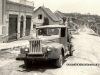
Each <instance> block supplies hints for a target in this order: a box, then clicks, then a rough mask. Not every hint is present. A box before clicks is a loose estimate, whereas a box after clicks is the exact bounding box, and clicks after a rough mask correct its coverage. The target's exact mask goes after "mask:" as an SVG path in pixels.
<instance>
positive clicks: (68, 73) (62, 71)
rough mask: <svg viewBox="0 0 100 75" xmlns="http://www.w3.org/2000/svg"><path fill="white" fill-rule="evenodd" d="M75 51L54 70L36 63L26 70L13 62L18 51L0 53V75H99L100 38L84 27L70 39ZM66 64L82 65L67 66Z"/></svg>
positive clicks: (23, 66) (45, 63) (20, 62)
mask: <svg viewBox="0 0 100 75" xmlns="http://www.w3.org/2000/svg"><path fill="white" fill-rule="evenodd" d="M72 42H73V45H74V48H75V51H74V55H73V56H71V57H66V58H65V62H64V64H63V66H62V67H61V68H55V67H53V66H52V65H51V64H50V63H48V62H38V63H35V64H34V65H32V67H30V68H26V67H25V65H24V62H23V61H17V60H15V58H16V56H17V55H18V54H19V49H15V50H5V51H1V52H0V75H100V65H99V66H93V65H91V66H87V65H84V64H86V63H88V64H100V37H99V36H97V35H95V34H94V32H93V31H92V30H91V29H89V28H86V27H84V28H83V29H80V30H79V34H74V35H73V39H72ZM68 64H83V66H79V65H68Z"/></svg>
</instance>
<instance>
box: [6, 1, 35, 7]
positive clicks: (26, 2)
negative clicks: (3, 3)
mask: <svg viewBox="0 0 100 75" xmlns="http://www.w3.org/2000/svg"><path fill="white" fill-rule="evenodd" d="M8 1H10V2H14V3H19V4H23V5H27V6H34V2H33V1H32V2H30V1H27V0H8Z"/></svg>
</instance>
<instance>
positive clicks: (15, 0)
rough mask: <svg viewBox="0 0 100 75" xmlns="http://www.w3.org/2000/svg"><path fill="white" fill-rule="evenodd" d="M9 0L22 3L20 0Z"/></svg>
mask: <svg viewBox="0 0 100 75" xmlns="http://www.w3.org/2000/svg"><path fill="white" fill-rule="evenodd" d="M8 1H11V2H16V3H20V0H8Z"/></svg>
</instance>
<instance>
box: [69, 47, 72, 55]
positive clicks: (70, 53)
mask: <svg viewBox="0 0 100 75" xmlns="http://www.w3.org/2000/svg"><path fill="white" fill-rule="evenodd" d="M69 56H73V47H72V46H70V48H69Z"/></svg>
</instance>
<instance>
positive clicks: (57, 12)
mask: <svg viewBox="0 0 100 75" xmlns="http://www.w3.org/2000/svg"><path fill="white" fill-rule="evenodd" d="M54 14H55V15H56V16H57V17H58V18H63V17H65V16H64V14H63V13H62V12H60V11H58V10H57V11H56V12H55V13H54Z"/></svg>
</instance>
